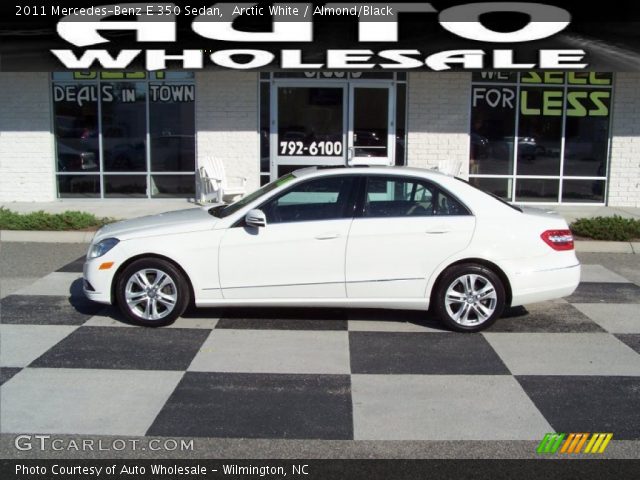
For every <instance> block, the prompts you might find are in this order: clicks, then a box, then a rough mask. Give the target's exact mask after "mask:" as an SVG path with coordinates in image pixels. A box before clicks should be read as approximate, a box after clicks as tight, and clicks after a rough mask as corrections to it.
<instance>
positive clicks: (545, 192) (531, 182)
mask: <svg viewBox="0 0 640 480" xmlns="http://www.w3.org/2000/svg"><path fill="white" fill-rule="evenodd" d="M559 191H560V180H545V179H538V178H527V179H524V178H519V179H518V181H517V182H516V199H515V201H516V202H553V203H556V202H558V193H559Z"/></svg>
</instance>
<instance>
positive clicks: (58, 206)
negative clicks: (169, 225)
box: [0, 198, 640, 223]
mask: <svg viewBox="0 0 640 480" xmlns="http://www.w3.org/2000/svg"><path fill="white" fill-rule="evenodd" d="M0 206H2V207H5V208H8V209H9V210H13V211H15V212H20V213H29V212H35V211H38V210H44V211H45V212H49V213H62V212H64V211H67V210H80V211H83V212H89V213H93V214H94V215H96V216H98V217H112V218H117V219H126V218H135V217H142V216H144V215H154V214H156V213H163V212H170V211H173V210H181V209H184V208H193V207H196V206H198V205H197V204H196V203H195V201H194V200H193V199H186V198H162V199H160V198H159V199H147V198H144V199H110V200H101V199H78V200H76V199H64V200H57V201H54V202H5V203H3V204H2V205H0ZM531 206H532V207H533V208H540V209H542V210H552V211H555V212H558V213H559V214H560V215H562V216H563V217H564V218H565V219H566V220H567V222H569V223H571V222H573V221H574V220H576V219H577V218H584V217H587V218H591V217H599V216H602V217H610V216H613V215H619V216H621V217H625V218H637V219H640V208H634V207H601V206H589V205H585V206H581V205H577V206H576V205H570V206H569V205H531Z"/></svg>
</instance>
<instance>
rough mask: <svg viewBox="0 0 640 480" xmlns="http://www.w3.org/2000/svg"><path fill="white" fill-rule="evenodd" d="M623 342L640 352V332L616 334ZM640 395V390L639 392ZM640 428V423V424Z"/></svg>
mask: <svg viewBox="0 0 640 480" xmlns="http://www.w3.org/2000/svg"><path fill="white" fill-rule="evenodd" d="M615 337H617V338H618V340H620V341H621V342H623V343H625V344H626V345H628V346H629V347H631V348H633V349H634V350H635V351H636V352H637V353H640V333H624V334H622V333H621V334H618V335H615ZM638 394H639V395H640V392H639V393H638ZM638 428H640V425H639V426H638Z"/></svg>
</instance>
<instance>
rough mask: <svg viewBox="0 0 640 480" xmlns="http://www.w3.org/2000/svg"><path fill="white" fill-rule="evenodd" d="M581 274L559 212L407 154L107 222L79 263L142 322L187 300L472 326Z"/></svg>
mask: <svg viewBox="0 0 640 480" xmlns="http://www.w3.org/2000/svg"><path fill="white" fill-rule="evenodd" d="M579 279H580V264H579V262H578V260H577V258H576V255H575V252H574V247H573V237H572V236H571V232H570V231H569V229H568V227H567V223H566V222H565V221H564V220H563V219H562V218H560V217H559V216H557V215H555V214H551V213H545V212H543V211H538V210H531V211H529V210H525V211H522V210H521V209H519V208H517V207H513V206H511V205H509V204H507V203H504V202H503V201H501V200H499V199H497V198H494V197H492V196H491V195H489V194H487V193H484V192H482V191H480V190H478V189H476V188H475V187H473V186H471V185H469V184H467V183H466V182H464V181H462V180H459V179H456V178H453V177H449V176H446V175H442V174H439V173H437V172H432V171H428V170H420V169H410V168H404V167H400V168H393V167H377V168H346V169H345V168H340V169H318V168H308V169H303V170H298V171H296V172H293V173H291V174H288V175H286V176H284V177H282V178H280V179H278V180H276V181H274V182H272V183H269V184H267V185H265V186H264V187H262V188H260V189H259V190H257V191H255V192H253V193H252V194H250V195H247V196H246V197H244V198H242V199H241V200H239V201H237V202H235V203H232V204H230V205H216V206H213V207H206V208H205V207H203V208H191V209H188V210H181V211H177V212H170V213H164V214H161V215H154V216H149V217H143V218H138V219H133V220H127V221H123V222H118V223H114V224H111V225H107V226H105V227H103V228H102V229H100V230H99V231H98V232H97V233H96V235H95V237H94V239H93V242H92V244H91V247H90V248H89V253H88V254H87V261H86V263H85V266H84V289H85V293H86V295H87V296H88V297H89V298H90V299H92V300H95V301H97V302H101V303H106V304H117V305H118V306H119V307H120V309H121V310H122V312H123V314H124V315H125V316H126V317H127V318H128V319H129V320H130V321H133V322H136V323H139V324H143V325H165V324H168V323H171V322H173V321H174V320H175V319H176V318H177V317H179V316H180V315H181V314H182V313H183V312H184V310H185V309H186V308H187V306H188V305H189V304H191V303H193V304H195V306H200V307H214V306H318V307H366V308H388V309H412V310H431V312H432V313H434V314H435V316H437V318H439V319H440V321H441V322H442V323H443V324H444V325H445V326H447V327H449V328H450V329H453V330H458V331H465V332H475V331H479V330H481V329H484V328H486V327H488V326H489V325H491V324H492V323H493V322H494V321H495V320H496V319H497V318H498V317H499V316H500V315H501V313H502V312H503V310H504V308H505V307H506V306H517V305H523V304H526V303H531V302H539V301H543V300H550V299H554V298H559V297H563V296H566V295H570V294H571V293H572V292H573V291H574V290H575V288H576V287H577V285H578V282H579Z"/></svg>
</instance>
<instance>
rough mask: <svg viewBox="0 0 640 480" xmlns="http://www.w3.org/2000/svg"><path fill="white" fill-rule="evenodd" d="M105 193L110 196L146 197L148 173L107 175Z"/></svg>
mask: <svg viewBox="0 0 640 480" xmlns="http://www.w3.org/2000/svg"><path fill="white" fill-rule="evenodd" d="M104 194H105V197H109V198H127V197H135V198H139V197H146V196H147V176H146V175H105V177H104Z"/></svg>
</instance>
